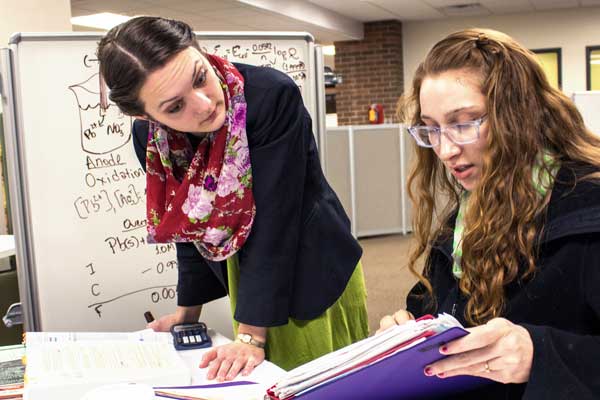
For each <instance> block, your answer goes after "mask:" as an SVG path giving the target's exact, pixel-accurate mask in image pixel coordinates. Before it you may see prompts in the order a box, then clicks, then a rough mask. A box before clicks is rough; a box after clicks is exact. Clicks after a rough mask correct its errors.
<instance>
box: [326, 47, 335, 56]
mask: <svg viewBox="0 0 600 400" xmlns="http://www.w3.org/2000/svg"><path fill="white" fill-rule="evenodd" d="M323 54H324V55H326V56H335V46H323Z"/></svg>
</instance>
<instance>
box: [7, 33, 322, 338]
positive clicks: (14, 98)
mask: <svg viewBox="0 0 600 400" xmlns="http://www.w3.org/2000/svg"><path fill="white" fill-rule="evenodd" d="M194 34H195V35H196V38H197V39H198V40H200V42H201V41H202V40H204V39H206V40H220V39H223V40H231V39H236V38H238V39H243V40H252V39H269V40H281V39H291V40H304V41H305V42H306V44H307V54H306V59H307V62H308V63H309V64H310V65H308V66H307V79H306V82H307V86H308V87H307V89H308V93H309V96H310V100H311V102H310V104H306V103H305V106H306V108H307V109H308V111H309V113H310V115H311V117H312V129H313V133H314V135H315V140H316V142H317V145H318V146H319V157H320V159H321V162H324V152H323V151H321V142H322V141H323V140H324V135H325V112H324V110H325V92H324V91H325V84H324V78H323V76H322V75H323V74H322V73H319V71H322V70H323V59H322V50H321V49H320V46H316V45H315V40H314V37H313V36H312V35H311V34H310V33H308V32H268V31H265V32H244V31H239V32H237V31H234V32H217V31H197V32H194ZM103 36H104V33H94V32H31V33H29V32H28V33H15V34H14V35H12V36H11V37H10V39H9V42H8V43H9V48H1V49H0V68H1V69H0V94H1V96H2V103H3V114H4V135H5V143H6V149H5V151H6V154H7V157H6V158H7V176H8V186H9V187H8V189H9V190H8V196H9V199H10V202H11V209H12V215H11V216H10V217H11V218H12V223H13V230H14V235H15V247H16V249H15V250H16V259H17V276H18V284H19V297H20V300H21V305H22V310H23V311H22V312H23V324H24V330H25V331H29V332H31V331H38V330H40V329H41V307H40V304H39V294H38V292H37V287H38V282H37V277H36V268H35V263H34V261H33V260H35V257H34V253H33V249H34V246H33V234H32V228H31V227H32V223H31V222H32V221H31V211H30V207H31V206H30V204H29V198H30V197H29V193H28V187H29V182H28V181H27V178H26V177H27V176H28V175H27V162H26V160H25V153H24V150H23V146H24V145H23V132H24V116H23V115H22V108H23V106H22V97H21V96H22V95H21V93H20V89H19V88H18V87H17V82H20V81H21V80H20V77H19V71H20V67H19V65H18V59H19V58H18V50H19V43H21V42H28V41H49V42H50V41H80V40H93V39H96V40H98V41H99V40H100V39H101V38H102V37H103ZM319 67H320V68H321V69H320V70H318V69H317V68H319ZM8 155H10V157H8Z"/></svg>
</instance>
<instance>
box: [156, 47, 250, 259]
mask: <svg viewBox="0 0 600 400" xmlns="http://www.w3.org/2000/svg"><path fill="white" fill-rule="evenodd" d="M206 57H207V59H208V60H209V62H210V64H212V66H213V67H214V68H215V71H216V72H217V76H219V78H220V80H221V85H222V87H223V93H224V94H225V109H226V117H225V123H224V124H223V126H222V127H221V128H220V129H219V130H218V131H216V132H213V133H211V134H207V135H206V136H204V137H203V138H202V140H201V141H200V143H199V144H198V147H197V148H196V149H195V151H194V149H192V145H191V143H190V139H189V136H188V135H189V134H188V133H185V132H178V131H175V130H173V129H170V128H168V127H167V126H164V125H161V124H157V123H150V128H149V132H148V147H147V152H146V183H147V189H146V190H147V194H146V200H147V206H146V208H147V218H148V225H147V228H148V242H149V243H166V242H193V243H194V245H195V246H196V247H197V248H198V251H199V252H200V254H201V255H202V256H203V257H205V258H207V259H209V260H213V261H221V260H225V259H227V258H228V257H229V256H231V255H233V254H235V253H236V252H237V251H238V250H239V249H240V248H241V247H242V246H243V245H244V242H245V241H246V239H247V238H248V235H249V234H250V229H251V228H252V222H253V221H254V216H255V214H256V208H255V204H254V197H253V195H252V169H251V166H250V153H249V151H248V139H247V137H246V101H245V98H244V78H243V77H242V75H241V74H240V73H239V71H238V70H237V69H236V68H235V67H234V66H233V65H232V64H231V63H229V62H228V61H226V60H223V59H221V58H219V57H216V56H212V55H206Z"/></svg>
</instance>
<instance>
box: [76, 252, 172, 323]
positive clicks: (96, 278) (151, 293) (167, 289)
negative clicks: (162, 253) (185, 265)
mask: <svg viewBox="0 0 600 400" xmlns="http://www.w3.org/2000/svg"><path fill="white" fill-rule="evenodd" d="M84 269H85V270H86V272H87V274H88V275H89V284H90V286H89V288H90V295H91V299H92V302H91V304H89V305H88V306H87V307H88V309H90V310H92V311H93V312H95V313H96V316H97V317H98V318H102V314H103V312H104V311H103V309H102V307H103V306H105V305H106V304H110V303H112V302H118V301H119V300H122V299H125V298H127V297H129V296H133V295H136V294H138V293H143V292H146V293H144V296H147V298H148V300H149V301H150V302H152V303H159V302H161V301H170V300H173V299H175V297H176V291H175V287H176V285H161V286H148V287H143V288H140V289H136V290H130V291H127V292H124V293H122V294H119V295H116V296H115V295H114V294H113V295H112V297H110V298H106V297H107V295H106V294H105V291H104V286H103V284H102V283H101V278H100V274H98V275H96V274H97V269H98V267H97V266H96V265H95V264H94V263H93V262H90V263H89V264H87V265H85V266H84ZM176 271H177V261H176V260H168V261H160V262H158V263H157V264H156V265H153V266H151V267H149V268H144V269H143V270H142V271H141V274H143V275H147V274H149V273H152V272H154V273H156V274H159V275H161V276H162V275H165V274H167V273H169V272H171V273H176ZM165 276H167V275H165ZM167 279H168V278H167ZM108 287H109V288H110V289H113V286H111V285H109V286H108ZM106 291H107V292H108V291H109V289H107V290H106ZM102 298H105V299H104V300H100V299H102Z"/></svg>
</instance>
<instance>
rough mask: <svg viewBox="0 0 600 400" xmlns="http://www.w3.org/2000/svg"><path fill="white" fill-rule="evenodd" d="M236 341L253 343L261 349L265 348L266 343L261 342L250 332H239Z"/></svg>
mask: <svg viewBox="0 0 600 400" xmlns="http://www.w3.org/2000/svg"><path fill="white" fill-rule="evenodd" d="M235 341H236V342H240V343H245V344H251V345H252V346H256V347H258V348H259V349H264V348H265V344H266V343H265V342H261V341H260V340H256V339H254V338H253V337H252V335H251V334H249V333H238V335H237V337H236V339H235Z"/></svg>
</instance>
